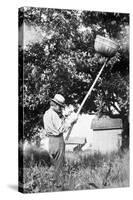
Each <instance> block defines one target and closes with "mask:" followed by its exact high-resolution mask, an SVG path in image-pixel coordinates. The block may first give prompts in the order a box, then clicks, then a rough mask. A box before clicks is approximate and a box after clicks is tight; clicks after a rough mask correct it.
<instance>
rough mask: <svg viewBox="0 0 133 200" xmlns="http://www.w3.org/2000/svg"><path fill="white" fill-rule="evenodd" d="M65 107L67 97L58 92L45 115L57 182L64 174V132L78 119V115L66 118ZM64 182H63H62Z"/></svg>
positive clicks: (46, 131) (49, 147) (46, 132)
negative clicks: (63, 112)
mask: <svg viewBox="0 0 133 200" xmlns="http://www.w3.org/2000/svg"><path fill="white" fill-rule="evenodd" d="M64 107H65V99H64V97H63V96H62V95H60V94H56V95H55V96H54V98H53V99H51V102H50V108H49V109H48V110H47V111H46V112H45V114H44V116H43V122H44V129H45V136H46V137H47V138H48V152H49V154H50V157H51V160H52V164H53V166H54V178H53V180H54V181H55V182H56V183H57V185H58V184H59V185H60V183H59V181H61V178H60V174H61V172H62V174H63V163H64V156H65V142H64V137H63V133H65V132H66V131H68V130H69V128H70V127H71V126H72V125H73V124H74V123H75V122H76V121H77V115H75V116H73V118H72V119H71V120H69V121H68V120H66V119H64V117H63V115H62V111H63V108H64ZM61 184H62V183H61Z"/></svg>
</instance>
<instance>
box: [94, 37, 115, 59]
mask: <svg viewBox="0 0 133 200" xmlns="http://www.w3.org/2000/svg"><path fill="white" fill-rule="evenodd" d="M94 48H95V51H96V52H98V53H100V54H102V55H103V56H107V57H112V56H114V55H115V54H116V52H117V50H118V44H117V43H116V42H115V41H114V40H111V39H109V38H106V37H103V36H100V35H97V36H96V39H95V43H94Z"/></svg>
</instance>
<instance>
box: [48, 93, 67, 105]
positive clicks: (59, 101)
mask: <svg viewBox="0 0 133 200" xmlns="http://www.w3.org/2000/svg"><path fill="white" fill-rule="evenodd" d="M51 101H53V102H55V103H57V104H58V105H60V106H62V107H64V106H65V98H64V97H63V96H62V95H61V94H56V95H55V96H54V98H53V99H51Z"/></svg>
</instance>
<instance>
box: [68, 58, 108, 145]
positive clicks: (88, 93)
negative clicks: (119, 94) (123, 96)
mask: <svg viewBox="0 0 133 200" xmlns="http://www.w3.org/2000/svg"><path fill="white" fill-rule="evenodd" d="M108 59H109V58H106V60H105V62H104V64H103V66H102V68H101V69H100V71H99V73H98V75H97V76H96V78H95V80H94V82H93V84H92V86H91V87H90V89H89V91H88V92H87V94H86V96H85V97H84V99H83V101H82V103H81V105H80V107H79V109H78V111H77V117H78V116H79V113H80V111H81V109H82V108H83V105H84V104H85V102H86V100H87V98H88V96H89V95H90V94H91V92H92V90H93V88H94V86H95V84H96V82H97V80H98V78H99V77H100V75H101V73H102V71H103V69H104V67H105V66H106V64H107V61H108ZM73 125H74V124H73ZM73 125H72V126H71V127H70V129H69V131H68V133H67V136H66V138H65V141H68V139H69V136H70V134H71V131H72V128H73Z"/></svg>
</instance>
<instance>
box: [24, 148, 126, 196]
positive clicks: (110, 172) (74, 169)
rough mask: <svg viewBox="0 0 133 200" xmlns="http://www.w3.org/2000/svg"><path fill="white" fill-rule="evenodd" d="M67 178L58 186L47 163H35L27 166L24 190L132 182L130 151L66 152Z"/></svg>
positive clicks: (109, 186)
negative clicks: (109, 152) (130, 175)
mask: <svg viewBox="0 0 133 200" xmlns="http://www.w3.org/2000/svg"><path fill="white" fill-rule="evenodd" d="M64 175H65V182H64V185H62V187H61V188H57V187H56V186H55V185H54V184H53V183H52V182H51V181H50V176H51V174H50V170H49V169H48V168H47V167H42V166H40V165H39V166H32V165H31V167H30V168H24V192H25V193H35V192H52V191H64V190H65V191H69V190H83V189H84V190H85V189H97V188H114V187H128V186H129V152H125V153H122V152H118V153H116V152H112V153H111V154H104V155H102V154H100V153H98V152H96V153H94V154H90V153H89V152H87V151H86V152H79V153H73V152H67V153H66V163H65V168H64Z"/></svg>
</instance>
